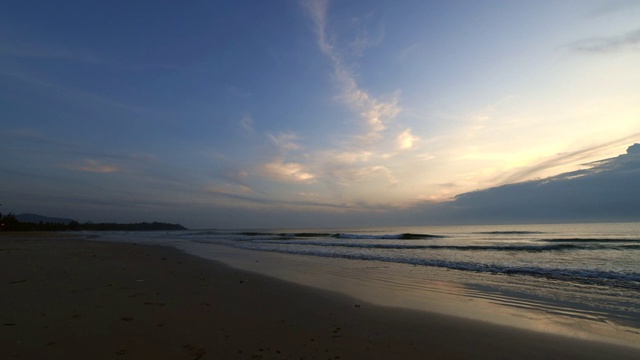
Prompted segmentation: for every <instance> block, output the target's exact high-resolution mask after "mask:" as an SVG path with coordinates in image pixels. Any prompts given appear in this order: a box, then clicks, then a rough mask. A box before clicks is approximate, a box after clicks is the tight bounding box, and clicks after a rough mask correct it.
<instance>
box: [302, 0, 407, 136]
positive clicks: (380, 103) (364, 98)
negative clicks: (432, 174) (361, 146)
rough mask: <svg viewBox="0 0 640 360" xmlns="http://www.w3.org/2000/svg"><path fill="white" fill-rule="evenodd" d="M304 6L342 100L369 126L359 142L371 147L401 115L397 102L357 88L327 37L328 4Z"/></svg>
mask: <svg viewBox="0 0 640 360" xmlns="http://www.w3.org/2000/svg"><path fill="white" fill-rule="evenodd" d="M302 4H303V7H304V8H305V9H306V10H307V12H308V13H309V15H310V17H311V19H312V20H313V23H314V27H315V33H316V38H317V39H316V42H317V44H318V47H319V48H320V51H321V52H322V53H323V54H324V55H325V56H326V57H327V58H328V59H329V60H330V61H331V65H332V67H333V78H334V81H335V82H336V84H337V85H338V87H339V91H340V95H339V97H340V99H342V101H343V102H345V104H347V105H348V106H349V107H351V108H353V109H354V110H355V111H357V112H358V113H359V114H360V117H361V118H362V120H363V122H364V124H365V125H366V126H367V131H366V132H365V134H362V135H359V136H357V137H356V138H358V139H360V140H361V141H363V142H365V143H372V142H373V141H375V140H378V139H380V138H381V137H382V135H381V132H382V131H383V130H385V129H386V128H387V123H388V122H389V121H391V120H393V119H394V118H395V117H396V116H397V115H398V114H399V113H400V111H401V108H400V107H399V106H398V100H397V98H396V97H395V96H394V97H392V98H391V99H387V100H381V99H378V98H375V97H373V96H372V95H371V94H369V92H367V91H366V90H364V89H362V88H361V87H360V86H359V85H358V83H357V81H356V80H355V77H354V75H353V74H352V72H351V71H350V69H349V67H348V66H347V65H346V63H345V61H344V56H343V54H342V53H341V52H340V51H338V50H337V46H336V44H334V43H333V42H332V41H331V40H330V36H329V35H328V30H327V9H328V5H329V3H328V1H326V0H316V1H313V0H308V1H303V2H302ZM362 42H363V40H360V43H362ZM374 43H375V42H368V43H367V45H368V46H371V45H372V44H374Z"/></svg>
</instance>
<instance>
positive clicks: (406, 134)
mask: <svg viewBox="0 0 640 360" xmlns="http://www.w3.org/2000/svg"><path fill="white" fill-rule="evenodd" d="M418 140H419V139H418V137H417V136H415V135H413V134H412V133H411V129H406V130H405V131H403V132H402V133H400V135H398V137H397V142H398V148H399V149H400V150H408V149H411V148H412V147H413V144H414V143H415V142H416V141H418Z"/></svg>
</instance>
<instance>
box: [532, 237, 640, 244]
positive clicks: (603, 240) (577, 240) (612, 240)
mask: <svg viewBox="0 0 640 360" xmlns="http://www.w3.org/2000/svg"><path fill="white" fill-rule="evenodd" d="M538 241H542V242H550V243H610V244H611V243H617V244H621V243H638V242H640V239H624V238H567V239H562V238H559V239H540V240H538Z"/></svg>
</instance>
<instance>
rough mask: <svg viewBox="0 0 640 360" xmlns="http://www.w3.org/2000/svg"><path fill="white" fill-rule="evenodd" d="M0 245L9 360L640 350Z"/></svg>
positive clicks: (257, 282)
mask: <svg viewBox="0 0 640 360" xmlns="http://www.w3.org/2000/svg"><path fill="white" fill-rule="evenodd" d="M65 237H66V235H64V234H57V235H55V236H49V235H48V234H44V235H42V234H41V235H40V236H39V237H30V238H28V239H27V238H22V239H12V237H11V236H8V237H7V235H6V234H4V235H3V236H1V237H0V266H1V267H2V271H0V357H2V358H6V359H69V358H89V359H127V358H129V359H142V358H156V359H392V358H396V359H427V358H428V359H514V358H520V359H602V358H609V359H638V358H640V350H639V349H632V348H625V347H620V346H614V345H610V344H604V343H596V342H587V341H582V340H577V339H573V338H565V337H561V336H555V335H549V334H543V333H536V332H530V331H526V330H520V329H514V328H510V327H504V326H497V325H492V324H487V323H484V322H479V321H473V320H468V319H462V318H456V317H452V316H445V315H440V314H434V313H428V312H419V311H414V310H405V309H398V308H391V307H382V306H376V305H372V304H368V303H364V302H362V301H360V300H355V299H353V298H350V297H347V296H344V295H341V294H337V293H332V292H327V291H322V290H317V289H313V288H310V287H305V286H301V285H296V284H291V283H288V282H285V281H282V280H278V279H274V278H269V277H266V276H262V275H259V274H256V273H251V272H244V271H241V270H237V269H234V268H231V267H228V266H226V265H223V264H220V263H217V262H214V261H209V260H205V259H201V258H198V257H194V256H190V255H187V254H184V253H181V252H180V251H178V250H176V249H173V248H168V247H159V246H148V245H135V244H122V243H107V242H97V241H84V240H81V239H68V238H65Z"/></svg>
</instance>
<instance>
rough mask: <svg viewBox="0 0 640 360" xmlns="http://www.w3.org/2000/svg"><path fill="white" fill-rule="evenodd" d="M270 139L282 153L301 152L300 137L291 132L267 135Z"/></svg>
mask: <svg viewBox="0 0 640 360" xmlns="http://www.w3.org/2000/svg"><path fill="white" fill-rule="evenodd" d="M267 136H268V137H269V139H270V140H271V141H272V142H273V143H274V144H275V145H276V146H277V147H278V149H279V150H281V151H291V150H299V149H301V148H302V147H301V146H300V144H299V143H298V141H297V140H298V135H296V134H294V133H291V132H283V133H279V134H267Z"/></svg>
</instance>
